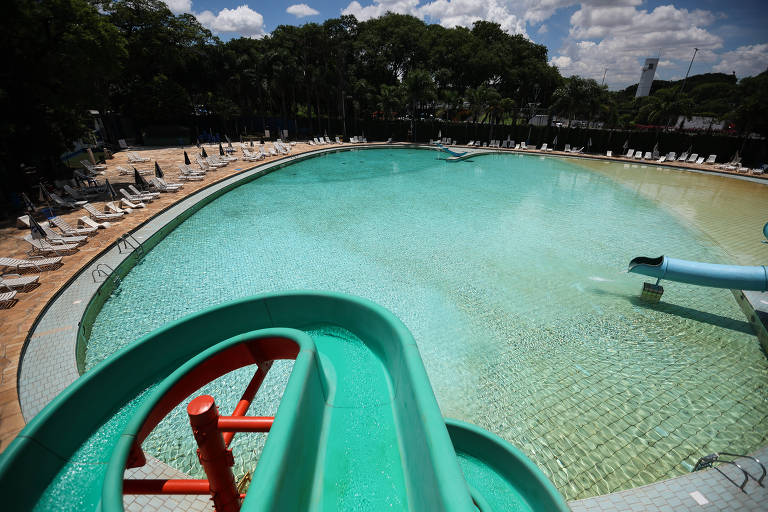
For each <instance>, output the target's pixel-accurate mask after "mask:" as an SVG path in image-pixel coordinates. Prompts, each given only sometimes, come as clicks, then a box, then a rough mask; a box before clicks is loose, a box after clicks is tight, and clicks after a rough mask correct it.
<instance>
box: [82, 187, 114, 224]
mask: <svg viewBox="0 0 768 512" xmlns="http://www.w3.org/2000/svg"><path fill="white" fill-rule="evenodd" d="M121 190H123V189H121ZM83 209H84V210H85V211H87V212H88V214H89V215H90V216H91V218H93V219H96V220H99V221H105V220H121V219H122V218H123V214H121V213H105V212H100V211H99V210H97V209H96V207H95V206H93V205H92V204H90V203H88V204H85V205H83ZM81 218H82V217H81ZM88 225H89V226H90V227H93V226H92V225H90V224H88Z"/></svg>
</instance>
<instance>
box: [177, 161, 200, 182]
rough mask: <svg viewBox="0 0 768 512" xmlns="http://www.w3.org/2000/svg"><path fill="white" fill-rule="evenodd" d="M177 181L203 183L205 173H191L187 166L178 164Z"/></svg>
mask: <svg viewBox="0 0 768 512" xmlns="http://www.w3.org/2000/svg"><path fill="white" fill-rule="evenodd" d="M178 168H179V180H182V181H203V180H204V179H205V173H196V172H191V170H190V169H189V166H187V165H184V164H179V165H178Z"/></svg>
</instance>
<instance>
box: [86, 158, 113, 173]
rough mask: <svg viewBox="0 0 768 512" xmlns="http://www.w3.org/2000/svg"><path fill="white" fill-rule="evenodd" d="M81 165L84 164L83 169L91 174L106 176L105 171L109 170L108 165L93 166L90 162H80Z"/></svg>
mask: <svg viewBox="0 0 768 512" xmlns="http://www.w3.org/2000/svg"><path fill="white" fill-rule="evenodd" d="M80 163H81V164H83V167H85V168H86V169H87V170H88V172H89V173H90V174H104V171H106V170H107V166H106V165H103V164H102V165H93V164H92V163H91V162H89V161H88V160H80Z"/></svg>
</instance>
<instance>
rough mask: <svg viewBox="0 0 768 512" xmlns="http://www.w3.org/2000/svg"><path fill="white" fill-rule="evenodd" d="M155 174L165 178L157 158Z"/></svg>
mask: <svg viewBox="0 0 768 512" xmlns="http://www.w3.org/2000/svg"><path fill="white" fill-rule="evenodd" d="M187 165H189V164H187ZM155 176H157V177H158V178H160V179H162V178H163V170H162V169H161V168H160V165H159V164H158V163H157V160H155Z"/></svg>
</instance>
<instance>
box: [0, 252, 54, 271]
mask: <svg viewBox="0 0 768 512" xmlns="http://www.w3.org/2000/svg"><path fill="white" fill-rule="evenodd" d="M60 266H61V256H55V257H52V258H30V259H21V258H2V257H0V267H8V268H11V269H13V270H15V271H16V272H24V271H27V270H31V271H35V272H45V271H46V270H55V269H57V268H59V267H60Z"/></svg>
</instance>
